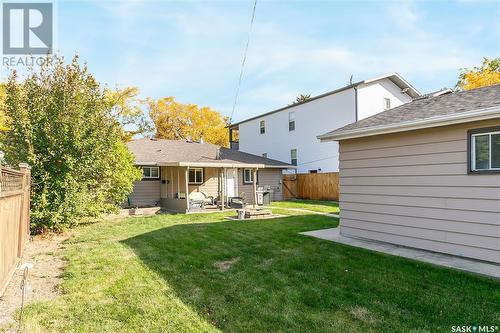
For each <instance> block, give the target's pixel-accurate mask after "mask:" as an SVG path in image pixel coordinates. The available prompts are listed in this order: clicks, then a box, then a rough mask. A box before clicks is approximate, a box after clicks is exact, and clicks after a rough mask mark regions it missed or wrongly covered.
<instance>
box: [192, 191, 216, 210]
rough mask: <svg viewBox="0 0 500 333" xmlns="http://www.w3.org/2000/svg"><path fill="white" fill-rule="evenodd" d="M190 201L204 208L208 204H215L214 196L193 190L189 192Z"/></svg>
mask: <svg viewBox="0 0 500 333" xmlns="http://www.w3.org/2000/svg"><path fill="white" fill-rule="evenodd" d="M189 202H190V203H192V204H193V205H194V206H200V205H201V208H204V207H205V205H207V204H210V205H213V203H214V198H213V197H211V196H209V195H208V194H207V193H205V192H193V193H190V194H189Z"/></svg>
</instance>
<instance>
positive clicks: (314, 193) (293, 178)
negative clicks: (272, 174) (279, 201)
mask: <svg viewBox="0 0 500 333" xmlns="http://www.w3.org/2000/svg"><path fill="white" fill-rule="evenodd" d="M283 196H284V198H285V199H311V200H335V201H338V200H339V173H338V172H327V173H304V174H301V173H299V174H296V175H284V176H283Z"/></svg>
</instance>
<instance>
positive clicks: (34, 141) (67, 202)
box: [2, 56, 141, 232]
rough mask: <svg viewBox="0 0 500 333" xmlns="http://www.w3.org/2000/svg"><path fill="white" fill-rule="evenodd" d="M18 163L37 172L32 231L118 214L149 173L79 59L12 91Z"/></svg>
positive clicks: (9, 144)
mask: <svg viewBox="0 0 500 333" xmlns="http://www.w3.org/2000/svg"><path fill="white" fill-rule="evenodd" d="M5 92H6V97H5V112H6V115H7V119H8V124H7V128H8V130H7V131H6V132H4V133H3V138H2V139H3V140H2V141H3V142H2V148H3V149H4V151H5V156H6V160H7V162H8V163H9V164H11V165H17V163H19V162H27V163H29V164H30V165H31V167H32V184H33V186H32V205H31V227H32V229H33V230H34V231H35V232H40V231H45V230H60V229H62V228H64V227H71V226H74V225H76V224H78V223H79V222H80V221H81V220H82V219H83V218H85V217H96V216H98V215H100V214H102V213H106V212H109V211H112V210H113V209H116V207H117V206H118V205H119V204H120V203H121V202H123V201H124V200H125V198H126V195H127V194H128V193H130V192H131V190H132V186H133V181H134V180H137V179H139V178H140V176H141V171H140V170H139V169H138V168H136V167H134V164H133V158H132V156H131V154H130V153H129V152H128V150H127V148H126V146H125V144H124V142H122V140H121V137H122V128H121V126H120V124H119V122H118V121H117V120H116V119H115V118H114V117H113V115H112V112H111V110H112V107H113V106H112V105H110V103H109V99H107V98H106V94H105V90H104V89H102V88H101V87H100V85H99V83H98V82H97V81H96V79H95V78H94V77H93V76H92V75H91V74H89V72H88V70H87V67H86V66H83V67H82V66H80V65H79V63H78V57H76V56H75V57H74V58H73V60H72V62H71V63H70V64H67V65H66V64H65V63H64V61H63V59H62V58H60V57H56V58H55V59H53V61H52V62H50V63H48V64H47V65H44V66H43V67H42V68H41V69H40V71H39V72H35V71H33V70H31V71H30V73H29V74H28V76H27V78H26V79H25V80H23V81H22V82H18V77H17V75H16V73H15V72H13V73H12V75H11V76H10V77H9V79H8V81H7V83H6V86H5Z"/></svg>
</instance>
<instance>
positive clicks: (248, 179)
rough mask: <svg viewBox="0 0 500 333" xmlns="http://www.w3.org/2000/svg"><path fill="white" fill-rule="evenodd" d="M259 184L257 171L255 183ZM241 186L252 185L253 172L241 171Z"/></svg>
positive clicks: (250, 170) (248, 170) (249, 170)
mask: <svg viewBox="0 0 500 333" xmlns="http://www.w3.org/2000/svg"><path fill="white" fill-rule="evenodd" d="M258 182H259V172H258V171H257V183H258ZM243 184H253V170H252V169H243Z"/></svg>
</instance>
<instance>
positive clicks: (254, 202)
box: [252, 169, 257, 208]
mask: <svg viewBox="0 0 500 333" xmlns="http://www.w3.org/2000/svg"><path fill="white" fill-rule="evenodd" d="M252 172H253V177H252V178H253V179H252V180H253V208H257V169H252Z"/></svg>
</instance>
